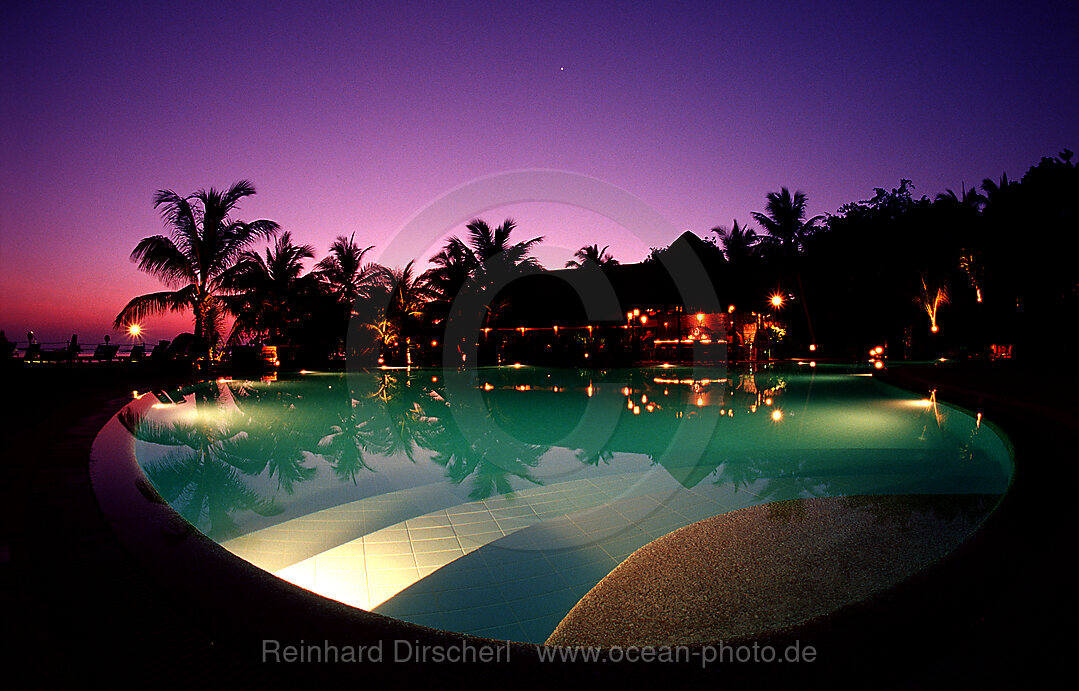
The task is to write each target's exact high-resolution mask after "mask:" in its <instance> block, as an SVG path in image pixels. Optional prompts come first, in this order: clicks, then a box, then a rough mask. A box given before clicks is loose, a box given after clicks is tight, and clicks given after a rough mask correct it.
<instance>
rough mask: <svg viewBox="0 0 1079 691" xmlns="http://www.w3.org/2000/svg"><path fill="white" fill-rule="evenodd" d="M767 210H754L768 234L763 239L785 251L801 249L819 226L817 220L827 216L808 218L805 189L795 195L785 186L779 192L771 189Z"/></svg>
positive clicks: (798, 250)
mask: <svg viewBox="0 0 1079 691" xmlns="http://www.w3.org/2000/svg"><path fill="white" fill-rule="evenodd" d="M767 199H768V203H767V204H766V205H765V207H764V210H765V213H761V212H759V211H754V212H753V218H754V219H755V220H756V221H757V223H760V224H761V228H764V230H765V231H766V232H767V233H768V237H765V238H762V239H761V242H763V243H765V244H768V245H773V246H775V247H776V248H777V249H779V250H780V251H781V252H782V253H783V254H785V255H788V256H790V255H794V254H797V253H798V252H800V251H801V249H802V244H803V243H804V242H805V239H806V238H807V237H809V236H810V235H812V234H813V232H814V231H815V230H816V229H817V223H819V222H820V221H821V220H823V219H824V216H814V217H813V218H810V219H809V220H806V218H805V215H806V202H807V198H806V195H805V193H804V192H801V191H796V192H795V193H794V194H793V195H792V194H791V192H790V190H789V189H787V188H786V187H784V188H783V189H781V190H780V191H779V192H778V193H777V192H769V193H768V196H767Z"/></svg>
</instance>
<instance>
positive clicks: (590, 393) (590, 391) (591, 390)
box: [588, 384, 594, 398]
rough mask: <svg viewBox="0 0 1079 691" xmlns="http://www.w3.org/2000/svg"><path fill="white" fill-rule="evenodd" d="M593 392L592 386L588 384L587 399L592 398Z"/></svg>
mask: <svg viewBox="0 0 1079 691" xmlns="http://www.w3.org/2000/svg"><path fill="white" fill-rule="evenodd" d="M593 391H594V389H593V388H592V385H591V384H589V385H588V397H589V398H592V393H593Z"/></svg>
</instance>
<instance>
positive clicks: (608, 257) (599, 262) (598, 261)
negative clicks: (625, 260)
mask: <svg viewBox="0 0 1079 691" xmlns="http://www.w3.org/2000/svg"><path fill="white" fill-rule="evenodd" d="M608 247H610V245H607V246H605V247H604V248H603V249H600V248H599V245H585V246H584V247H582V248H581V249H579V250H577V251H576V252H574V253H573V256H574V259H571V260H570V261H568V262H566V268H567V269H568V268H573V267H577V268H580V267H582V266H584V265H585V264H586V263H588V262H592V263H593V264H595V265H596V266H614V265H615V264H617V263H618V260H617V259H615V258H614V256H613V255H612V254H611V253H610V252H608V251H607V248H608Z"/></svg>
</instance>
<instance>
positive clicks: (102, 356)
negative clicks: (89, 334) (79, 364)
mask: <svg viewBox="0 0 1079 691" xmlns="http://www.w3.org/2000/svg"><path fill="white" fill-rule="evenodd" d="M119 349H120V346H118V345H110V344H108V343H103V344H101V345H99V346H98V347H96V348H94V354H93V356H92V357H91V358H90V359H91V360H96V361H98V362H108V361H110V360H112V359H113V358H114V357H116V351H117V350H119Z"/></svg>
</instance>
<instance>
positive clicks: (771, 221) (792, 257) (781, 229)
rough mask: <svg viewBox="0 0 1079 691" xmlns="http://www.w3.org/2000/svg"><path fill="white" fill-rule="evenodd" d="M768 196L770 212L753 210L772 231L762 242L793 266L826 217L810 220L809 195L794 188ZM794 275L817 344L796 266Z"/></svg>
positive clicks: (811, 332)
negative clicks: (808, 215) (793, 190)
mask: <svg viewBox="0 0 1079 691" xmlns="http://www.w3.org/2000/svg"><path fill="white" fill-rule="evenodd" d="M767 199H768V203H767V204H766V205H765V207H764V209H765V212H766V213H760V212H759V211H754V212H753V218H754V219H756V221H757V223H760V224H761V227H762V228H764V230H765V231H767V233H768V237H766V238H763V239H762V240H761V243H762V244H764V245H765V246H766V247H769V246H770V247H772V248H774V249H775V250H777V251H778V254H779V258H780V263H781V265H785V266H784V268H793V267H794V264H795V262H796V259H797V257H798V255H799V254H800V253H801V251H802V248H803V245H804V243H805V241H806V238H808V237H809V236H810V235H812V234H813V233H814V232H815V231H816V229H817V224H818V223H819V222H820V221H821V220H823V219H824V216H822V215H821V216H814V217H813V218H810V219H808V220H806V217H805V216H806V202H807V198H806V195H805V193H804V192H801V191H796V192H795V193H794V194H793V195H792V194H791V192H790V190H789V189H787V188H786V187H784V188H782V189H781V190H780V191H779V192H778V193H776V192H769V193H768V196H767ZM794 278H795V280H796V281H797V283H798V293H799V297H800V298H801V303H802V309H803V311H804V312H805V318H806V328H807V329H808V330H809V341H810V343H815V342H816V340H817V339H816V337H815V336H814V335H813V321H812V320H811V319H810V318H809V305H808V304H806V297H805V288H804V287H803V286H802V274H801V272H800V271H798V270H797V268H795V269H794Z"/></svg>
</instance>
